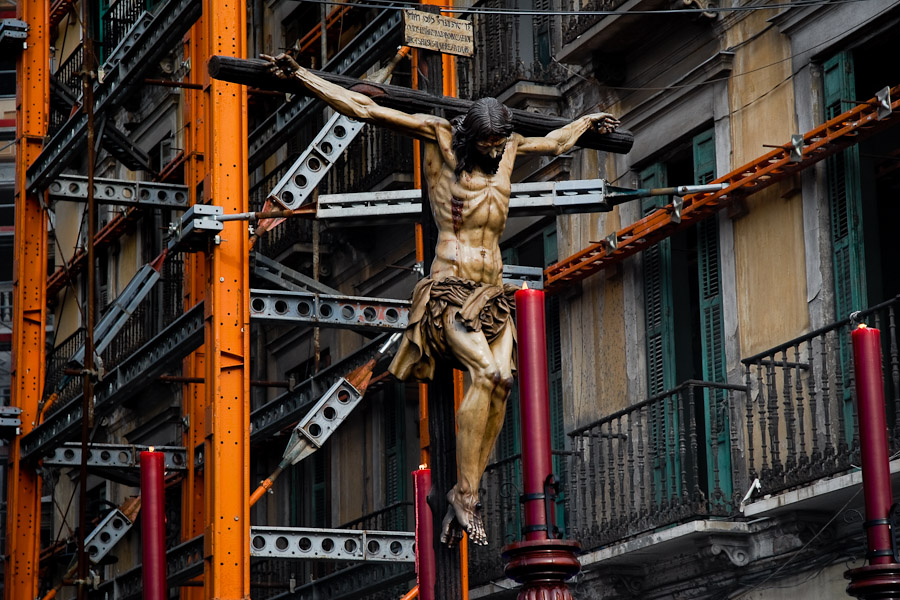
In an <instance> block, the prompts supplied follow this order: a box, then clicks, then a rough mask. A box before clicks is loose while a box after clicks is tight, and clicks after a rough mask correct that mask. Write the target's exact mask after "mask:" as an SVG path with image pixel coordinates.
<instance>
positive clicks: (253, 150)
mask: <svg viewBox="0 0 900 600" xmlns="http://www.w3.org/2000/svg"><path fill="white" fill-rule="evenodd" d="M402 23H403V16H402V15H401V14H400V11H396V10H384V11H382V12H381V14H379V15H378V16H377V17H375V19H374V20H373V21H372V22H371V23H370V24H369V25H368V26H366V28H365V29H363V30H362V31H361V32H360V33H359V34H358V35H357V36H356V37H355V38H354V39H353V42H352V43H351V44H350V45H348V46H347V47H346V48H345V49H344V50H342V51H340V52H339V53H338V54H337V55H335V56H334V58H332V59H331V60H330V61H328V62H327V63H326V64H325V67H324V68H325V70H326V71H330V72H332V73H339V74H341V75H349V76H351V77H357V76H359V75H361V74H362V73H363V72H365V70H366V69H367V68H368V67H369V66H371V65H372V64H373V63H374V62H375V61H376V60H378V59H380V58H382V57H383V56H385V55H388V54H390V53H391V52H390V51H393V50H394V49H396V46H397V45H399V42H400V31H401V24H402ZM382 49H384V50H383V52H384V54H381V51H382ZM313 106H323V105H322V104H321V103H319V102H318V101H316V100H312V99H310V98H297V99H295V100H294V101H293V102H286V103H285V104H283V105H282V106H280V107H279V108H278V110H276V111H275V113H274V114H273V115H272V116H270V117H269V118H268V119H266V120H265V121H263V123H262V124H261V125H260V126H259V127H257V128H256V129H254V130H253V131H252V132H251V133H250V140H249V144H248V145H249V156H250V159H249V163H250V169H251V170H252V169H254V168H256V167H258V166H259V165H261V164H262V163H263V161H265V160H266V159H267V158H269V156H271V155H272V154H274V153H275V151H276V150H278V148H279V146H281V145H282V144H284V143H285V142H287V140H288V139H290V138H291V137H292V136H294V135H296V133H297V130H298V129H299V128H300V126H301V125H302V124H303V122H304V121H305V120H306V119H307V118H309V116H311V114H312V112H313V111H312V110H311V109H312V108H313Z"/></svg>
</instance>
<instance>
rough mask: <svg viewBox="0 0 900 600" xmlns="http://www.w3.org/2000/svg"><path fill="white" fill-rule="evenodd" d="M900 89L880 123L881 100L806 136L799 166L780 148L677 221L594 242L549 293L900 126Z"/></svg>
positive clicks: (551, 278)
mask: <svg viewBox="0 0 900 600" xmlns="http://www.w3.org/2000/svg"><path fill="white" fill-rule="evenodd" d="M898 95H900V85H898V86H895V87H894V88H892V89H891V91H890V97H891V98H895V100H894V101H893V102H892V103H891V108H892V110H893V112H892V113H891V114H890V115H888V116H887V117H885V118H884V119H882V120H878V99H877V98H872V99H871V100H869V101H867V102H865V103H862V104H859V105H858V106H856V107H855V108H853V109H851V110H848V111H847V112H845V113H843V114H840V115H838V116H836V117H834V118H833V119H831V120H829V121H827V122H826V123H823V124H822V125H819V126H818V127H816V128H815V129H812V130H811V131H808V132H807V133H806V134H804V136H803V147H802V152H801V155H800V157H799V158H800V160H798V161H795V160H792V158H791V148H792V146H791V144H790V143H787V144H785V145H784V146H783V147H780V148H776V149H775V150H772V151H771V152H769V153H767V154H764V155H763V156H761V157H759V158H757V159H756V160H754V161H752V162H749V163H747V164H746V165H744V166H742V167H741V168H739V169H735V170H734V171H732V172H731V173H728V174H727V175H725V176H723V177H719V178H718V179H716V180H714V181H712V182H710V183H726V184H728V186H727V187H726V188H724V189H722V190H720V191H718V192H714V193H711V194H692V195H689V196H685V197H684V204H683V207H682V211H681V218H680V219H678V218H677V217H676V215H675V207H674V206H673V205H672V204H669V205H667V206H664V207H662V208H659V209H657V210H656V211H654V212H652V213H650V214H649V215H647V216H646V217H644V218H643V219H641V220H639V221H637V222H635V223H633V224H631V225H629V226H628V227H625V228H623V229H620V230H618V231H617V232H616V233H615V236H616V240H615V244H610V243H609V242H607V241H605V240H604V241H601V242H595V243H593V244H591V245H590V246H588V247H587V248H585V249H584V250H581V251H579V252H577V253H575V254H573V255H572V256H569V257H568V258H565V259H563V260H561V261H559V262H558V263H556V264H553V265H550V266H549V267H547V269H546V270H545V271H544V282H545V283H544V288H545V289H546V290H548V291H550V292H551V293H553V292H559V291H561V290H562V289H564V288H565V287H566V286H567V285H569V284H572V283H575V282H578V281H581V280H583V279H585V278H586V277H589V276H591V275H593V274H594V273H596V272H598V271H601V270H603V269H605V268H606V267H608V266H610V265H613V264H615V263H617V262H620V261H622V260H623V259H625V258H626V257H628V256H631V255H633V254H636V253H638V252H640V251H642V250H645V249H646V248H648V247H650V246H652V245H653V244H655V243H656V242H658V241H660V240H662V239H665V238H666V237H668V236H670V235H672V234H673V233H675V232H676V231H678V230H679V229H683V228H685V227H688V226H690V225H692V224H694V223H697V222H698V221H700V220H702V219H705V218H706V217H708V216H709V215H711V214H713V213H714V212H716V211H718V210H719V209H721V208H723V207H725V206H727V205H728V203H729V202H731V201H732V200H734V199H735V198H738V197H742V196H748V195H750V194H753V193H755V192H758V191H760V190H763V189H765V188H767V187H769V186H770V185H772V184H774V183H777V182H779V181H783V180H785V179H787V178H789V177H792V176H793V175H794V174H795V173H798V172H799V171H802V170H803V169H806V168H807V167H809V166H811V165H813V164H815V163H817V162H819V161H820V160H823V159H824V158H827V157H829V156H831V155H832V154H834V153H836V152H840V151H841V150H844V149H845V148H848V147H850V146H852V145H853V144H857V143H859V141H860V140H862V139H865V138H867V137H869V136H871V135H874V134H875V133H877V132H879V131H883V130H884V129H886V128H888V127H891V126H892V125H896V124H897V123H898V122H900V115H898V111H900V99H897V97H898Z"/></svg>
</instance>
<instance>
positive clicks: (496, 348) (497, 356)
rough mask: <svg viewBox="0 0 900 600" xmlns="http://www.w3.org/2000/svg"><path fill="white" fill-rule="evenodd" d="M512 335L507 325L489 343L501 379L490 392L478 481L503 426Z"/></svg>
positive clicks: (508, 382)
mask: <svg viewBox="0 0 900 600" xmlns="http://www.w3.org/2000/svg"><path fill="white" fill-rule="evenodd" d="M513 337H514V336H513V329H512V327H507V328H506V330H505V331H504V332H503V333H502V334H501V335H500V337H498V338H497V339H495V340H494V341H493V342H492V343H491V345H490V347H491V353H492V354H493V355H494V362H495V363H496V364H497V366H498V367H499V369H500V376H501V381H500V385H497V386H494V388H493V390H492V393H491V407H490V410H489V411H488V419H487V427H485V432H484V438H483V439H482V444H481V458H480V461H479V463H478V465H479V471H478V472H479V475H478V479H479V481H480V480H481V475H482V474H483V473H484V469H485V468H486V467H487V464H488V460H489V459H490V457H491V452H492V451H493V450H494V444H496V442H497V436H499V435H500V429H501V428H502V427H503V418H504V417H505V416H506V400H507V398H509V393H510V391H511V390H512V386H513V376H512V362H513V356H512V353H513Z"/></svg>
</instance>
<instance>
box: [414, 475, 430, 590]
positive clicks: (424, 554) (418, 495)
mask: <svg viewBox="0 0 900 600" xmlns="http://www.w3.org/2000/svg"><path fill="white" fill-rule="evenodd" d="M412 476H413V486H414V490H415V502H416V578H417V580H418V587H419V598H421V600H435V599H434V581H435V564H434V520H433V518H432V515H431V507H430V506H428V492H429V491H430V490H431V469H426V468H425V466H424V465H421V466H419V468H418V470H416V471H413V472H412Z"/></svg>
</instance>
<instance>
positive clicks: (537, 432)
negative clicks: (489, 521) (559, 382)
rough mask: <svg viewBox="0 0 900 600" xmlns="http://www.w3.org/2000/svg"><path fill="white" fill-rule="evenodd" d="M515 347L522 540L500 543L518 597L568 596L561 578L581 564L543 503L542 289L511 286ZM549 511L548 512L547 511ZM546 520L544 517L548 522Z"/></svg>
mask: <svg viewBox="0 0 900 600" xmlns="http://www.w3.org/2000/svg"><path fill="white" fill-rule="evenodd" d="M516 328H517V330H518V333H517V337H518V350H519V364H518V367H519V403H520V404H519V406H520V409H521V411H520V412H521V418H522V431H521V437H522V475H523V477H522V479H523V490H524V492H525V493H524V495H523V502H524V504H525V526H524V527H523V532H524V533H525V540H524V541H521V542H513V543H512V544H509V545H508V546H506V547H504V548H503V557H504V559H505V560H506V569H505V571H506V575H507V576H508V577H509V578H511V579H514V580H515V581H518V582H520V583H522V589H521V590H520V591H519V594H518V600H549V599H553V600H572V594H571V592H570V591H569V588H568V586H567V585H566V579H568V578H569V577H572V576H573V575H575V574H576V573H578V571H579V570H580V569H581V565H580V564H579V563H578V558H577V557H576V556H575V553H576V552H578V551H579V549H580V546H579V544H578V542H574V541H571V540H560V539H554V538H553V537H552V536H551V533H552V532H550V531H548V527H551V526H552V523H553V520H554V519H555V517H554V514H553V504H552V501H551V502H550V504H549V510H548V508H547V506H548V504H545V501H546V500H549V499H547V498H546V496H545V494H546V490H545V485H544V484H545V482H547V478H548V477H549V476H550V475H551V474H552V473H553V462H552V452H551V449H550V393H549V385H548V381H547V336H546V325H545V322H544V292H542V291H540V290H529V289H522V290H519V291H518V292H516ZM548 513H549V515H548ZM548 521H549V523H548Z"/></svg>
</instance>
